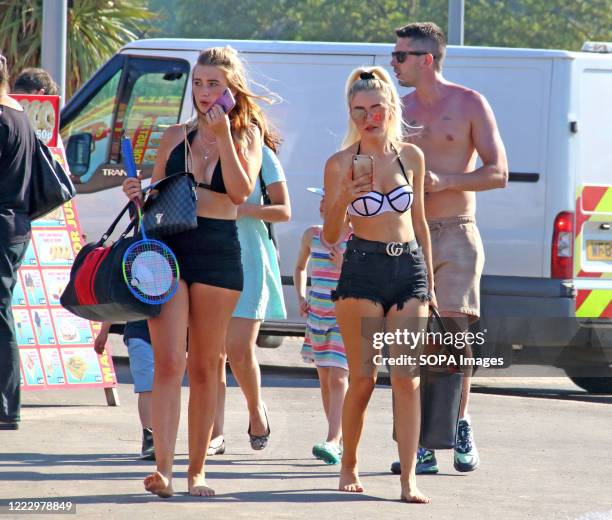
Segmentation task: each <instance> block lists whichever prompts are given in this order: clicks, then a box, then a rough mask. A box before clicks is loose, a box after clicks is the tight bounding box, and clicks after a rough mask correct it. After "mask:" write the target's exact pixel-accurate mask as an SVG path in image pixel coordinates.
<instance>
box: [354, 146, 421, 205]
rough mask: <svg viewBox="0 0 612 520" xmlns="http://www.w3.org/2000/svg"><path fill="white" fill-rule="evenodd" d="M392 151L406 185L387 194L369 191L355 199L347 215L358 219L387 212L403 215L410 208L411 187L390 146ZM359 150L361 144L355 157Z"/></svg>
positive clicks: (398, 158) (399, 161) (401, 165)
mask: <svg viewBox="0 0 612 520" xmlns="http://www.w3.org/2000/svg"><path fill="white" fill-rule="evenodd" d="M391 147H392V148H393V151H394V152H395V154H396V155H397V162H398V163H399V165H400V168H401V170H402V174H403V175H404V178H405V179H406V184H401V185H400V186H398V187H397V188H394V189H392V190H391V191H390V192H388V193H381V192H380V191H371V192H370V193H368V194H366V195H363V196H361V197H358V198H356V199H355V200H354V201H353V202H351V204H350V205H349V207H348V213H349V215H357V216H359V217H375V216H376V215H380V214H381V213H385V212H387V211H396V212H397V213H405V212H406V211H408V210H409V209H410V206H412V200H413V198H414V193H413V191H412V186H411V185H410V182H409V181H408V176H407V175H406V170H405V169H404V165H403V164H402V160H401V159H400V156H399V153H397V150H396V149H395V146H393V145H391ZM360 150H361V143H359V146H358V147H357V155H359V151H360Z"/></svg>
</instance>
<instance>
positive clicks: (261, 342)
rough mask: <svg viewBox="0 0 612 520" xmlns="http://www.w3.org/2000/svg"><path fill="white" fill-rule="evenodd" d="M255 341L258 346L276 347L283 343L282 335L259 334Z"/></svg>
mask: <svg viewBox="0 0 612 520" xmlns="http://www.w3.org/2000/svg"><path fill="white" fill-rule="evenodd" d="M256 343H257V346H258V347H259V348H278V347H280V346H281V344H282V343H283V336H270V335H268V334H259V335H258V336H257V341H256Z"/></svg>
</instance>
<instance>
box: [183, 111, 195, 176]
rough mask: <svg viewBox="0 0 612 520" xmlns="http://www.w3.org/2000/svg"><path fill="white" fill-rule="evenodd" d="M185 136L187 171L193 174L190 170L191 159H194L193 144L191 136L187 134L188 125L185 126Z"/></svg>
mask: <svg viewBox="0 0 612 520" xmlns="http://www.w3.org/2000/svg"><path fill="white" fill-rule="evenodd" d="M183 135H184V136H185V171H186V172H191V170H190V169H189V157H190V156H191V157H193V154H192V153H191V144H190V143H189V135H188V134H187V123H185V124H184V125H183Z"/></svg>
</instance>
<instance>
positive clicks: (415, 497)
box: [401, 481, 431, 504]
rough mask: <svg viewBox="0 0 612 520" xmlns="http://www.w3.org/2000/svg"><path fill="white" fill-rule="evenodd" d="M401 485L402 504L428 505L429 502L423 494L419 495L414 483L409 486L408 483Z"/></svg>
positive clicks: (419, 492)
mask: <svg viewBox="0 0 612 520" xmlns="http://www.w3.org/2000/svg"><path fill="white" fill-rule="evenodd" d="M401 484H402V496H401V501H402V502H408V503H410V504H429V502H431V500H430V498H429V497H428V496H425V495H424V494H423V493H421V491H420V490H419V488H418V487H417V485H416V483H413V484H411V483H409V482H404V481H402V482H401Z"/></svg>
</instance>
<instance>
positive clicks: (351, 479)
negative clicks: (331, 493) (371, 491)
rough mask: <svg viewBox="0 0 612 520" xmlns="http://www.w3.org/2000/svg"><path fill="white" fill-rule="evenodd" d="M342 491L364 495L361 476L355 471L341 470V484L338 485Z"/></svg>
mask: <svg viewBox="0 0 612 520" xmlns="http://www.w3.org/2000/svg"><path fill="white" fill-rule="evenodd" d="M338 489H339V490H340V491H346V492H347V493H363V486H362V484H361V481H360V480H359V475H357V471H356V470H354V469H348V468H347V469H345V468H341V469H340V484H339V485H338Z"/></svg>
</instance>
